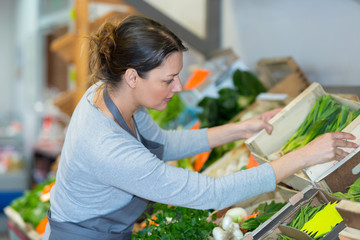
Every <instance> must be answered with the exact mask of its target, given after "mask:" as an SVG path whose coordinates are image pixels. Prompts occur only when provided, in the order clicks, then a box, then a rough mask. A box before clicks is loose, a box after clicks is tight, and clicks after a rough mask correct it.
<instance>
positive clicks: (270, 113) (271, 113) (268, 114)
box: [260, 108, 282, 122]
mask: <svg viewBox="0 0 360 240" xmlns="http://www.w3.org/2000/svg"><path fill="white" fill-rule="evenodd" d="M281 109H282V108H276V109H274V110H271V111H268V112H265V113H263V114H261V115H260V119H262V120H264V121H266V122H267V121H269V120H270V119H272V118H273V117H274V116H275V115H276V114H278V113H279V112H280V111H281Z"/></svg>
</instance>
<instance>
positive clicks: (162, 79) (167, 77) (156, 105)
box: [136, 52, 183, 111]
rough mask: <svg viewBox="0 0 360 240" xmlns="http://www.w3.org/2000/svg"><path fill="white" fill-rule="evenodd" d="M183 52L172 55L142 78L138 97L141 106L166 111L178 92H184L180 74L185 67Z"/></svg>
mask: <svg viewBox="0 0 360 240" xmlns="http://www.w3.org/2000/svg"><path fill="white" fill-rule="evenodd" d="M182 58H183V55H182V52H174V53H171V54H170V55H169V56H168V57H167V58H166V59H165V60H164V62H163V63H162V65H160V66H159V67H157V68H155V69H153V70H151V71H149V72H148V74H147V77H146V78H140V79H139V80H140V81H139V82H138V84H137V90H136V95H137V99H138V102H139V104H140V105H141V106H144V107H147V108H150V109H155V110H159V111H162V110H165V109H166V107H167V104H168V102H169V101H170V100H171V98H172V97H173V96H174V94H175V93H176V92H180V91H181V90H182V86H181V82H180V78H179V73H180V70H181V69H182V66H183V59H182Z"/></svg>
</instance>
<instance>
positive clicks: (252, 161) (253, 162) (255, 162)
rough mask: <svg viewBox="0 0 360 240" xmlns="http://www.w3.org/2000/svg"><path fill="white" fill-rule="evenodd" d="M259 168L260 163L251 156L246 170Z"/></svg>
mask: <svg viewBox="0 0 360 240" xmlns="http://www.w3.org/2000/svg"><path fill="white" fill-rule="evenodd" d="M257 166H259V163H258V162H257V161H256V160H255V158H254V156H253V155H252V154H250V156H249V162H248V164H247V166H246V169H249V168H252V167H257Z"/></svg>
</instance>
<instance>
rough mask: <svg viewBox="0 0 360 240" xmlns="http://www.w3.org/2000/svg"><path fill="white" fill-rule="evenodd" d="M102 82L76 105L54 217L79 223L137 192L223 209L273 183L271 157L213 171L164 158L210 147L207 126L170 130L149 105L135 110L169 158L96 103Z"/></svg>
mask: <svg viewBox="0 0 360 240" xmlns="http://www.w3.org/2000/svg"><path fill="white" fill-rule="evenodd" d="M98 87H99V84H96V85H93V86H92V87H91V88H89V90H88V91H87V92H86V93H85V95H84V97H83V98H82V99H81V101H80V102H79V104H78V106H77V107H76V109H75V111H74V113H73V115H72V118H71V121H70V124H69V127H68V130H67V135H66V139H65V142H64V146H63V150H62V153H61V159H60V163H59V168H58V171H57V175H56V184H55V186H54V187H53V188H52V190H51V200H50V201H51V213H52V218H53V219H54V220H55V221H59V222H63V221H70V222H80V221H84V220H87V219H90V218H93V217H96V216H100V215H104V214H107V213H110V212H113V211H115V210H117V209H119V208H121V207H122V206H124V205H126V204H127V203H128V202H129V201H130V199H131V198H132V196H133V195H137V196H139V197H142V198H145V199H148V200H151V201H155V202H160V203H165V204H171V205H177V206H183V207H189V208H196V209H223V208H225V207H229V206H231V205H233V204H236V203H238V202H241V201H243V200H246V199H249V198H251V197H253V196H256V195H258V194H261V193H264V192H269V191H273V190H274V189H275V175H274V172H273V169H272V167H271V166H270V164H262V165H260V166H259V167H256V168H252V169H249V170H245V171H240V172H237V173H234V174H231V175H228V176H225V177H221V178H217V179H215V178H213V177H208V176H205V175H203V174H199V173H197V172H192V171H189V170H185V169H182V168H177V167H174V166H171V165H169V164H166V163H165V162H164V161H167V160H175V159H182V158H185V157H189V156H193V155H195V154H197V153H201V152H205V151H210V148H209V143H208V136H207V129H201V130H180V131H165V130H162V129H161V128H159V126H158V125H157V124H156V123H155V122H154V121H153V120H152V119H151V117H150V116H149V115H148V113H147V110H146V109H145V108H140V109H139V110H138V111H136V113H135V114H134V118H135V121H136V123H137V125H138V129H139V132H141V134H142V135H143V136H144V137H145V138H147V139H149V140H152V141H156V142H159V143H162V144H164V145H165V149H164V159H163V160H164V161H161V160H159V159H158V158H157V157H156V156H155V155H153V154H152V153H150V152H149V150H148V149H146V148H145V147H144V146H143V145H142V144H141V142H139V141H137V140H136V139H135V138H134V137H133V136H131V135H130V134H129V133H128V132H126V131H125V130H124V129H123V128H121V127H120V126H119V125H118V124H117V123H116V122H114V121H113V120H112V119H111V118H109V117H108V116H106V115H105V114H103V113H102V112H101V111H100V110H99V109H98V108H97V107H96V106H95V105H94V103H93V99H94V94H95V91H96V89H97V88H98Z"/></svg>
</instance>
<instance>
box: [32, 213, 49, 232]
mask: <svg viewBox="0 0 360 240" xmlns="http://www.w3.org/2000/svg"><path fill="white" fill-rule="evenodd" d="M48 222H49V220H48V219H47V217H46V218H44V219H42V220H41V221H40V223H39V225H37V226H36V228H35V230H36V232H38V233H39V234H40V235H42V234H44V233H45V228H46V225H47V223H48Z"/></svg>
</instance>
